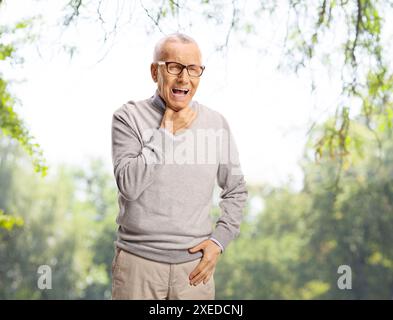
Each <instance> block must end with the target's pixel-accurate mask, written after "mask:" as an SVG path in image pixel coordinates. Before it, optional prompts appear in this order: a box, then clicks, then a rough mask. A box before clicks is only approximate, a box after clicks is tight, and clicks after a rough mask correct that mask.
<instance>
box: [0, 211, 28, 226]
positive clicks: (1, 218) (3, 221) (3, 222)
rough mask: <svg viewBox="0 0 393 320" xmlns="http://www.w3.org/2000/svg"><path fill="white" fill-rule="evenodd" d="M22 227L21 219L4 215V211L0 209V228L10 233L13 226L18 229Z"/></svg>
mask: <svg viewBox="0 0 393 320" xmlns="http://www.w3.org/2000/svg"><path fill="white" fill-rule="evenodd" d="M22 225H23V219H21V218H19V217H12V216H9V215H6V214H5V213H4V211H3V210H1V209H0V228H3V229H5V230H8V231H10V230H11V229H12V228H13V227H14V226H18V227H20V226H22Z"/></svg>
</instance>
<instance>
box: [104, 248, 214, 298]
mask: <svg viewBox="0 0 393 320" xmlns="http://www.w3.org/2000/svg"><path fill="white" fill-rule="evenodd" d="M200 260H201V258H199V259H196V260H194V261H190V262H185V263H177V264H176V263H175V264H169V263H164V262H156V261H152V260H148V259H145V258H142V257H139V256H137V255H134V254H131V253H129V252H127V251H124V250H121V249H116V252H115V257H114V258H113V263H112V299H122V300H125V299H133V300H134V299H136V300H147V299H154V300H160V299H161V300H214V297H215V284H214V276H211V278H210V279H209V281H208V282H207V283H206V284H203V282H201V283H200V284H198V285H197V286H193V285H190V281H189V278H188V277H189V275H190V273H191V272H192V270H194V268H195V267H196V266H197V265H198V263H199V262H200Z"/></svg>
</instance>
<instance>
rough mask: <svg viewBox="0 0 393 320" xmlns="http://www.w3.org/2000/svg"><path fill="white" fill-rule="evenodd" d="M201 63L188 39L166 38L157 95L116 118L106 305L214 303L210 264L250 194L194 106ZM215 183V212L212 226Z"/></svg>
mask: <svg viewBox="0 0 393 320" xmlns="http://www.w3.org/2000/svg"><path fill="white" fill-rule="evenodd" d="M201 60H202V57H201V52H200V50H199V47H198V45H197V43H196V42H195V41H194V40H193V39H192V38H190V37H188V36H186V35H183V34H173V35H170V36H167V37H165V38H163V39H162V40H161V41H159V42H158V43H157V45H156V47H155V50H154V60H153V63H152V64H151V76H152V78H153V81H154V82H156V83H157V90H156V92H155V94H154V95H153V96H152V97H151V98H149V99H146V100H142V101H137V102H134V101H129V102H127V103H126V104H124V105H123V106H122V107H120V108H119V109H117V110H116V111H115V112H114V114H113V119H112V159H113V166H114V175H115V179H116V184H117V187H118V202H119V208H120V212H119V214H118V217H117V221H116V222H117V224H118V225H119V227H118V238H117V241H115V247H116V252H115V256H114V259H113V263H112V276H113V277H112V278H113V279H112V298H113V299H214V298H215V284H214V271H215V267H216V264H217V260H218V258H219V256H220V254H221V253H222V252H223V251H224V250H225V248H226V247H227V246H228V244H229V242H230V241H231V240H233V239H234V238H235V237H236V236H237V235H238V234H239V230H240V223H241V220H242V216H243V212H242V211H243V209H244V206H245V202H246V199H247V195H248V192H247V189H246V184H245V181H244V177H243V174H242V171H241V167H240V163H239V157H238V152H237V149H236V144H235V142H234V139H233V136H232V134H231V132H230V128H229V126H228V123H227V121H226V120H225V118H224V117H223V116H222V115H221V114H220V113H218V112H217V111H214V110H212V109H209V108H208V107H206V106H204V105H202V104H199V103H198V102H196V101H194V100H192V98H193V96H194V95H195V93H196V91H197V89H198V85H199V81H200V78H201V76H202V74H203V71H204V69H205V67H204V66H203V65H202V61H201ZM201 137H202V138H201ZM217 138H218V139H217ZM217 140H219V143H217ZM206 149H208V151H206ZM216 179H217V183H218V185H219V186H220V187H221V189H222V191H221V193H220V199H221V200H220V203H219V206H220V208H221V214H220V216H219V218H218V220H217V222H216V226H215V228H214V229H213V222H212V217H211V216H210V209H211V203H212V195H213V190H214V185H215V181H216Z"/></svg>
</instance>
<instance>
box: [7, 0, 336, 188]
mask: <svg viewBox="0 0 393 320" xmlns="http://www.w3.org/2000/svg"><path fill="white" fill-rule="evenodd" d="M66 2H67V1H57V2H55V1H51V3H49V2H47V1H32V0H30V1H22V0H16V1H6V5H5V6H3V7H2V9H1V10H0V21H1V23H7V22H10V21H16V20H18V19H19V18H21V17H25V16H31V15H33V14H34V13H35V12H40V13H41V14H42V15H43V17H44V18H45V19H46V20H49V22H48V23H49V27H48V25H45V27H44V28H43V29H42V31H43V35H44V36H43V38H42V39H41V40H40V42H39V43H37V44H36V46H29V47H25V48H23V49H21V50H20V54H21V55H23V56H24V57H25V59H26V61H25V63H24V65H23V67H22V68H21V67H15V66H13V67H10V66H8V67H7V66H4V65H3V66H4V68H3V70H2V71H3V72H4V74H5V76H6V79H10V78H13V79H25V80H26V81H25V82H24V83H15V84H13V85H12V91H13V93H14V94H15V96H17V97H18V98H19V99H20V101H21V102H22V107H21V108H20V109H18V110H19V112H20V114H21V115H22V116H23V117H24V119H25V121H26V123H27V125H28V127H29V128H30V130H31V134H32V135H34V136H35V138H36V139H37V141H38V143H39V144H40V145H41V147H42V148H43V150H44V155H45V157H46V159H47V160H48V163H49V165H51V164H57V163H60V162H67V163H72V164H78V165H81V166H85V165H87V163H88V159H89V158H90V157H102V158H104V159H105V161H106V163H107V165H108V170H111V171H112V167H111V151H110V148H111V146H110V138H111V137H110V125H111V119H112V113H113V111H114V110H116V109H117V108H119V107H120V106H121V105H122V104H123V103H125V102H126V101H128V100H139V99H145V98H148V97H150V96H151V95H152V94H153V93H154V90H155V84H154V83H153V81H152V80H151V78H150V71H149V68H150V62H151V56H152V50H153V47H154V44H155V43H156V41H157V40H158V39H159V38H160V37H161V34H160V33H159V32H151V33H150V34H147V33H146V25H147V24H148V22H149V20H148V19H147V18H146V16H145V15H144V14H143V12H142V10H141V8H140V7H139V5H138V3H139V1H137V2H136V3H137V5H136V6H135V8H134V9H135V10H134V17H136V18H135V20H134V22H133V23H131V24H129V25H128V26H126V28H127V29H125V31H124V32H121V33H120V34H118V36H117V38H116V41H115V43H114V45H113V46H112V48H111V50H110V52H109V53H108V55H106V57H105V59H103V60H102V61H101V62H99V63H96V62H97V61H98V60H99V59H100V57H102V53H103V52H104V51H103V50H100V47H101V46H102V45H101V44H102V43H100V42H99V41H98V40H97V39H99V38H100V37H102V29H101V28H100V27H99V24H95V25H92V24H91V23H88V22H84V21H83V20H82V22H81V24H80V25H79V27H78V30H77V31H75V30H73V29H72V28H70V29H69V30H68V31H67V32H66V33H65V34H64V36H63V38H59V31H58V29H57V28H55V27H50V25H54V23H55V22H56V21H58V19H59V17H60V14H61V12H60V11H59V8H61V7H62V6H63V4H65V3H66ZM59 5H60V6H59ZM138 10H139V11H138ZM108 15H109V14H108ZM48 17H49V18H48ZM191 18H192V16H191ZM281 25H282V27H285V24H283V23H281ZM225 29H226V27H225V28H221V29H220V28H217V29H212V28H210V27H209V26H207V25H206V24H199V25H198V26H197V27H193V29H191V30H192V32H188V34H190V35H191V36H193V37H194V38H195V39H196V40H197V41H198V42H199V43H200V46H201V49H202V52H203V54H204V58H206V59H205V61H204V63H205V65H206V67H207V68H206V71H205V73H204V75H203V79H202V80H201V84H200V87H199V89H198V92H197V94H196V96H195V100H198V101H199V102H201V103H203V104H205V105H207V106H209V107H210V108H212V109H215V110H217V111H219V112H221V113H222V114H223V115H224V116H225V117H226V118H227V120H228V122H229V124H230V126H231V128H232V130H233V133H234V137H235V140H236V143H237V145H238V149H239V152H240V161H241V165H242V169H243V172H244V174H245V179H246V181H247V182H249V183H255V182H259V183H270V184H273V185H280V184H282V183H285V182H286V181H288V179H289V178H291V180H292V181H293V186H294V187H299V186H301V183H302V174H301V170H300V168H299V167H298V165H297V161H298V159H299V158H300V157H301V155H302V152H303V146H304V143H305V141H306V135H305V133H306V131H307V129H308V125H309V123H310V118H311V117H312V118H318V117H321V116H326V114H325V113H324V110H326V109H327V108H329V107H332V106H334V104H335V103H336V101H337V95H336V94H335V93H336V92H337V90H338V89H339V88H338V87H337V82H335V81H334V80H331V79H330V78H329V77H328V75H327V74H325V73H322V72H321V73H320V74H318V78H319V79H318V80H319V81H320V82H319V83H320V85H321V86H320V91H319V92H320V93H319V94H318V96H315V95H314V96H312V95H311V94H310V87H309V81H308V80H309V79H308V76H307V73H302V74H303V75H302V76H300V77H298V76H295V75H291V74H285V73H280V72H279V71H277V70H276V69H275V66H276V65H277V62H278V57H279V53H280V50H279V49H280V47H279V43H278V42H277V38H279V35H280V32H281V34H282V30H281V31H280V29H274V30H273V29H271V30H264V32H263V33H260V34H258V35H257V36H254V37H253V38H252V39H254V41H255V46H259V48H262V47H263V48H264V49H265V50H267V52H269V54H260V53H259V54H258V53H257V51H256V50H255V49H253V48H250V47H247V46H244V45H241V44H239V42H238V41H236V40H237V36H236V34H234V36H233V38H231V40H230V50H229V52H228V54H227V55H226V56H223V55H222V54H220V53H217V52H216V51H215V50H214V46H215V45H216V44H217V39H225V33H223V31H224V30H225ZM56 41H57V43H55V42H56ZM220 41H222V40H220ZM63 43H67V44H70V43H73V44H75V45H77V46H78V50H79V53H76V54H75V56H74V58H73V59H72V60H71V61H70V59H69V58H68V57H67V56H66V55H65V54H64V53H61V50H59V44H60V45H61V44H63ZM36 47H38V48H39V51H38V50H37V48H36ZM38 52H39V53H40V55H41V57H40V56H39V54H38ZM1 66H2V65H0V67H1ZM315 105H318V107H315Z"/></svg>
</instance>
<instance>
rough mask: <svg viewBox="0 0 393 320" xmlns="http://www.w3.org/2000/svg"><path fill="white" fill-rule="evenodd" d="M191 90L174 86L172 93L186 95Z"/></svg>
mask: <svg viewBox="0 0 393 320" xmlns="http://www.w3.org/2000/svg"><path fill="white" fill-rule="evenodd" d="M189 91H190V90H189V89H182V88H172V93H173V94H176V95H184V96H185V95H186V94H187V93H188V92H189Z"/></svg>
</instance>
